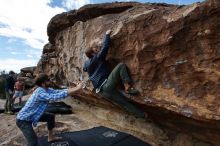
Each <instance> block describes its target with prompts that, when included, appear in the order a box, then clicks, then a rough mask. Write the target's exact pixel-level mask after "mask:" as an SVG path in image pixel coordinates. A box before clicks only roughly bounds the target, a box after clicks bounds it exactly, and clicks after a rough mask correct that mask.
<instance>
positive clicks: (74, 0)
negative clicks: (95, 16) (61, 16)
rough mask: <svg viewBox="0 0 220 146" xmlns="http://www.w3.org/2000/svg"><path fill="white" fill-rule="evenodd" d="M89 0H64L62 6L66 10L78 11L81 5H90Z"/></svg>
mask: <svg viewBox="0 0 220 146" xmlns="http://www.w3.org/2000/svg"><path fill="white" fill-rule="evenodd" d="M91 3H92V1H91V0H64V1H63V2H62V5H63V6H64V7H65V8H67V9H68V10H72V9H79V8H80V7H82V6H83V5H86V4H91Z"/></svg>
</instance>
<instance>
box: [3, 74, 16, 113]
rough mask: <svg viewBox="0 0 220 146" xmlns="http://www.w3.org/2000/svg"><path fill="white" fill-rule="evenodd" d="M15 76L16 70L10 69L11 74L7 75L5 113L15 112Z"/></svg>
mask: <svg viewBox="0 0 220 146" xmlns="http://www.w3.org/2000/svg"><path fill="white" fill-rule="evenodd" d="M14 78H15V72H14V71H9V75H8V76H7V77H6V84H5V93H6V102H5V113H6V114H13V112H12V111H11V109H12V97H13V92H14V85H15V79H14Z"/></svg>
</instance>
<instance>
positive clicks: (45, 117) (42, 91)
mask: <svg viewBox="0 0 220 146" xmlns="http://www.w3.org/2000/svg"><path fill="white" fill-rule="evenodd" d="M35 82H36V85H37V86H38V88H36V90H34V92H33V93H32V95H31V96H30V98H29V99H28V101H27V102H26V104H25V106H24V107H23V108H22V109H21V110H20V112H19V113H18V115H17V117H16V124H17V126H18V128H19V129H20V130H21V131H22V133H23V135H24V136H25V138H26V140H27V143H28V146H36V145H37V144H38V142H37V135H36V133H35V132H34V130H33V127H32V125H33V126H36V125H37V122H39V121H41V122H47V129H48V142H51V141H53V140H57V139H58V137H56V136H55V135H54V134H53V128H54V127H55V115H54V114H51V113H46V112H45V113H44V111H45V109H46V107H47V105H48V103H49V101H57V100H61V99H64V98H66V97H67V96H68V95H72V94H73V93H75V92H77V91H79V90H80V89H82V86H83V85H82V83H81V84H79V85H77V86H76V87H73V88H68V89H62V90H55V89H52V88H50V84H51V82H50V79H49V77H48V76H47V75H46V74H40V75H39V76H38V77H37V78H36V80H35Z"/></svg>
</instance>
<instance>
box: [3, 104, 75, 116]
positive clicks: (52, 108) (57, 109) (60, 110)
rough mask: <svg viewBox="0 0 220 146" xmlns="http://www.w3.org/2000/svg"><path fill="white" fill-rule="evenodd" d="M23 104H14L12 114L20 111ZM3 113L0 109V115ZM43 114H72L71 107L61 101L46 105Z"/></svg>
mask: <svg viewBox="0 0 220 146" xmlns="http://www.w3.org/2000/svg"><path fill="white" fill-rule="evenodd" d="M24 104H25V103H24ZM24 104H23V105H21V106H19V105H18V104H15V105H14V108H13V109H12V112H14V113H16V112H19V111H20V110H21V109H22V107H23V106H24ZM3 112H4V109H0V113H3ZM45 112H50V113H54V114H72V107H71V106H70V105H67V104H66V103H64V102H62V101H61V102H52V103H49V104H48V106H47V109H46V111H45Z"/></svg>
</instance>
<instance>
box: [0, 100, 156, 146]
mask: <svg viewBox="0 0 220 146" xmlns="http://www.w3.org/2000/svg"><path fill="white" fill-rule="evenodd" d="M4 102H5V101H4V100H0V108H3V106H4ZM67 102H68V103H70V102H72V101H67ZM74 103H76V102H74ZM71 105H73V104H72V103H71ZM85 106H87V105H84V104H83V103H77V104H75V105H74V106H73V112H74V113H73V114H70V115H56V128H55V129H54V131H55V133H56V134H57V133H60V132H65V131H79V130H84V129H89V128H92V127H97V126H101V125H102V126H106V127H109V128H113V129H116V130H120V131H124V132H127V133H131V134H132V133H133V135H135V136H137V137H139V138H142V139H143V140H146V135H143V133H142V132H135V127H136V126H137V125H136V126H135V124H136V123H135V122H134V119H133V120H132V118H131V119H130V124H131V125H125V126H128V127H130V128H129V129H126V128H122V127H120V126H118V125H114V124H113V123H114V121H113V122H112V121H109V120H106V118H103V117H102V115H107V116H109V115H108V111H105V110H102V109H101V110H100V109H93V108H92V107H88V106H87V108H85ZM95 110H96V112H99V114H97V113H96V112H94V111H95ZM97 115H101V116H100V117H99V116H97ZM111 115H112V114H111ZM0 117H1V118H0V123H1V124H0V146H25V145H26V141H25V139H24V137H23V135H22V133H21V132H20V130H19V129H18V128H17V127H16V124H15V121H16V120H15V119H16V114H15V115H6V114H4V113H2V114H0ZM119 118H120V120H122V121H123V120H126V119H122V118H121V117H120V116H119ZM116 120H117V119H116ZM143 122H144V121H143ZM122 124H123V122H122ZM138 124H139V126H141V127H142V125H140V123H138ZM119 125H120V123H119ZM132 127H133V129H132ZM146 129H149V127H146ZM151 130H152V129H151ZM35 131H36V133H37V135H38V136H45V135H47V130H46V123H38V126H37V128H35ZM153 135H154V134H152V132H151V134H150V137H151V138H152V139H154V138H155V137H152V136H153ZM148 139H149V138H148ZM148 142H149V141H148ZM153 143H154V142H153V141H152V144H153ZM153 145H155V144H153ZM156 145H157V144H156Z"/></svg>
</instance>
